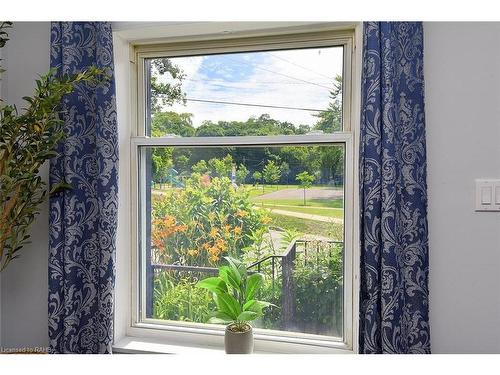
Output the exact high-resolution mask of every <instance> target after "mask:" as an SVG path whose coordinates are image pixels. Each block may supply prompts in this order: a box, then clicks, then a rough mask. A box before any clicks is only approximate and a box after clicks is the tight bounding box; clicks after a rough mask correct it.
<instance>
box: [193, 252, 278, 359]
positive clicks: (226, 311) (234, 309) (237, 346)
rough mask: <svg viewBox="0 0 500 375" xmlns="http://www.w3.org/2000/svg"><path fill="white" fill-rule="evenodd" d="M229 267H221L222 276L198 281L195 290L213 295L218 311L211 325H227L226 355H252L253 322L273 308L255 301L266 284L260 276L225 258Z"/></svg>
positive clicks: (211, 319)
mask: <svg viewBox="0 0 500 375" xmlns="http://www.w3.org/2000/svg"><path fill="white" fill-rule="evenodd" d="M224 259H225V260H226V261H227V263H228V265H227V266H226V265H224V266H221V267H219V276H217V277H209V278H206V279H203V280H201V281H199V282H198V283H197V284H196V286H197V287H199V288H205V289H208V290H209V291H211V292H212V293H213V297H214V300H215V303H216V306H217V310H216V311H214V312H213V313H212V317H211V318H210V319H209V321H208V323H215V324H227V326H226V331H225V335H224V347H225V350H226V353H227V354H250V353H252V352H253V332H252V326H251V325H250V322H252V321H253V320H255V319H257V318H259V317H261V316H263V315H264V313H263V310H264V308H266V307H269V306H274V305H273V304H271V303H269V302H265V301H259V300H257V299H255V296H256V294H257V292H258V290H259V289H260V288H261V286H262V284H263V282H264V276H263V275H262V274H261V273H252V274H250V275H249V274H248V271H247V269H246V267H245V264H244V263H243V262H240V261H239V260H237V259H234V258H231V257H224Z"/></svg>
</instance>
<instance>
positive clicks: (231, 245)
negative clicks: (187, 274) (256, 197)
mask: <svg viewBox="0 0 500 375" xmlns="http://www.w3.org/2000/svg"><path fill="white" fill-rule="evenodd" d="M152 206H153V223H152V224H153V225H152V234H151V240H152V245H153V247H154V249H155V253H154V255H155V260H156V261H158V262H161V263H168V264H173V263H175V264H182V265H196V266H217V265H218V264H219V263H220V260H221V259H222V256H226V255H229V256H232V257H238V256H239V255H240V253H241V250H242V249H243V248H245V247H246V246H249V245H250V244H251V242H252V239H250V238H249V237H248V235H249V234H251V233H252V232H253V231H256V230H259V229H261V228H263V227H264V226H265V219H266V216H264V213H263V211H262V210H260V209H258V208H255V207H254V206H253V203H252V201H251V200H250V198H249V195H248V192H247V191H246V190H245V189H237V188H235V187H234V186H233V184H232V183H231V180H229V178H227V177H214V178H212V179H210V178H208V176H200V175H199V174H196V173H193V175H192V176H191V177H190V178H188V179H186V180H185V188H184V189H171V190H168V191H165V192H164V193H163V194H161V195H156V196H154V197H153V203H152Z"/></svg>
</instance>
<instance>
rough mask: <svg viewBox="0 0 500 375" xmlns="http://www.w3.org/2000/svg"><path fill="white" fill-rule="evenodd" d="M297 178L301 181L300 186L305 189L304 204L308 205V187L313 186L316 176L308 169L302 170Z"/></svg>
mask: <svg viewBox="0 0 500 375" xmlns="http://www.w3.org/2000/svg"><path fill="white" fill-rule="evenodd" d="M295 180H297V182H298V183H299V185H300V187H301V188H303V189H304V206H305V205H306V189H308V188H310V187H311V186H312V183H313V182H314V176H313V175H310V174H309V173H308V172H307V171H304V172H300V173H299V174H298V175H297V176H296V177H295Z"/></svg>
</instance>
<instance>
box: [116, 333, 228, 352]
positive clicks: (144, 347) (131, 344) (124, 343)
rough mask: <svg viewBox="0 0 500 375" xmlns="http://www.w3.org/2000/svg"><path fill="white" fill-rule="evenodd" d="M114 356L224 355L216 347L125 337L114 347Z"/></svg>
mask: <svg viewBox="0 0 500 375" xmlns="http://www.w3.org/2000/svg"><path fill="white" fill-rule="evenodd" d="M113 353H114V354H224V351H223V350H221V349H220V348H216V347H195V346H183V345H172V344H168V343H166V342H165V340H161V339H154V338H147V339H146V338H141V337H128V336H127V337H124V338H122V339H121V340H119V341H118V342H116V343H115V344H114V345H113Z"/></svg>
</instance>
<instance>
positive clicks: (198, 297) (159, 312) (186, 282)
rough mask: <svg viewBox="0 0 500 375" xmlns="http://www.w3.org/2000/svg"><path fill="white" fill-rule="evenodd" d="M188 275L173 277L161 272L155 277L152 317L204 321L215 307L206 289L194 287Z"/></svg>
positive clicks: (194, 281)
mask: <svg viewBox="0 0 500 375" xmlns="http://www.w3.org/2000/svg"><path fill="white" fill-rule="evenodd" d="M196 283H197V280H196V279H194V278H191V277H189V276H179V277H174V276H173V275H170V274H169V273H167V272H162V273H160V274H159V275H158V276H156V277H155V288H154V302H153V318H154V319H166V320H181V321H186V322H196V323H205V322H206V321H207V320H208V319H209V317H210V312H211V311H212V310H213V309H214V308H215V304H214V302H213V299H212V297H211V295H210V293H208V292H207V291H206V290H203V289H200V288H196V287H195V284H196Z"/></svg>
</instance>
